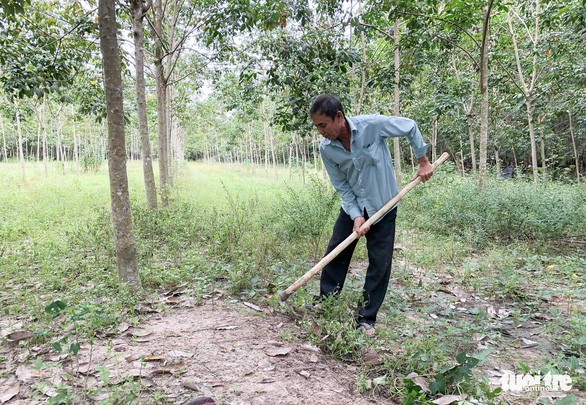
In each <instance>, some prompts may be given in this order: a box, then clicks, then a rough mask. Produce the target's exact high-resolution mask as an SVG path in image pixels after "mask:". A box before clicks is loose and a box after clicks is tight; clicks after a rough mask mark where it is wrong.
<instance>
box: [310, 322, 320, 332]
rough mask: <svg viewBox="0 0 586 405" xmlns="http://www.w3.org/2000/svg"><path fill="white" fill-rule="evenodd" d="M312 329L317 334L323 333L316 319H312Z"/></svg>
mask: <svg viewBox="0 0 586 405" xmlns="http://www.w3.org/2000/svg"><path fill="white" fill-rule="evenodd" d="M311 330H312V331H313V333H315V334H316V335H317V336H320V335H321V327H320V326H319V325H318V324H317V322H316V321H314V320H313V319H312V320H311Z"/></svg>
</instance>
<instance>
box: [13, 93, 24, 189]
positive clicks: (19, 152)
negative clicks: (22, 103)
mask: <svg viewBox="0 0 586 405" xmlns="http://www.w3.org/2000/svg"><path fill="white" fill-rule="evenodd" d="M15 107H16V129H17V131H18V154H19V156H20V166H21V168H22V181H23V182H24V181H25V170H24V152H23V150H22V128H21V127H20V111H19V108H18V104H17V103H15Z"/></svg>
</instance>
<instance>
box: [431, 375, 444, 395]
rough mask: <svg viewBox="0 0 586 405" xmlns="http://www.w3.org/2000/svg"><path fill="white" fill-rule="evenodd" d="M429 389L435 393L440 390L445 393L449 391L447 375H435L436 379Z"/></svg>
mask: <svg viewBox="0 0 586 405" xmlns="http://www.w3.org/2000/svg"><path fill="white" fill-rule="evenodd" d="M429 389H430V390H431V393H432V394H433V395H435V394H437V393H438V392H439V393H441V394H445V393H446V391H447V387H446V376H445V375H443V374H437V375H436V376H435V381H434V382H432V383H431V384H429Z"/></svg>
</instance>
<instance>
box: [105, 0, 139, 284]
mask: <svg viewBox="0 0 586 405" xmlns="http://www.w3.org/2000/svg"><path fill="white" fill-rule="evenodd" d="M98 25H99V32H100V48H101V50H102V61H103V62H102V66H103V72H104V75H103V76H104V91H105V94H106V108H107V114H108V118H107V121H108V174H109V178H110V199H111V206H112V222H113V226H114V239H115V243H116V261H117V267H118V276H119V279H120V283H121V284H122V286H123V287H125V288H128V289H130V290H132V291H137V290H140V289H141V288H142V286H141V281H140V276H139V273H138V261H137V253H136V244H135V240H134V231H133V227H132V215H131V209H130V197H129V193H128V176H127V173H126V142H125V137H124V103H123V96H122V74H121V68H120V52H119V48H118V38H117V36H116V33H117V26H116V6H115V0H100V2H99V6H98Z"/></svg>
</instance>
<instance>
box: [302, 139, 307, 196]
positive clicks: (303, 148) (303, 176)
mask: <svg viewBox="0 0 586 405" xmlns="http://www.w3.org/2000/svg"><path fill="white" fill-rule="evenodd" d="M305 161H306V159H305V137H304V136H303V137H302V144H301V177H302V178H303V185H305Z"/></svg>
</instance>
